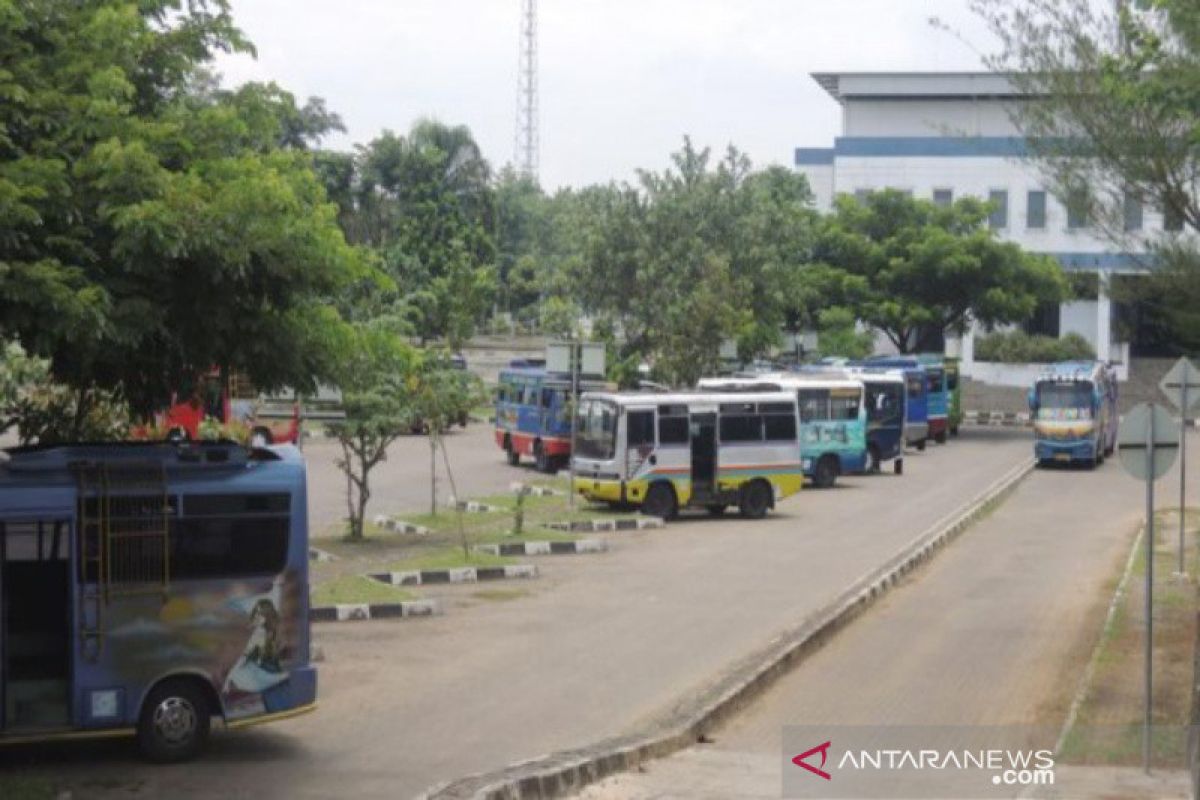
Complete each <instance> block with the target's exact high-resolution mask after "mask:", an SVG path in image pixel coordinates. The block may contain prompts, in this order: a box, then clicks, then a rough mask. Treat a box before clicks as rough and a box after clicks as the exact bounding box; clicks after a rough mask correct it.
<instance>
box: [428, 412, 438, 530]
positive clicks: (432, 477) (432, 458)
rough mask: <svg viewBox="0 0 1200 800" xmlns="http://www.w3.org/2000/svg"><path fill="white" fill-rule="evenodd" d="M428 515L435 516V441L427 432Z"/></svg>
mask: <svg viewBox="0 0 1200 800" xmlns="http://www.w3.org/2000/svg"><path fill="white" fill-rule="evenodd" d="M429 515H430V516H432V517H436V516H437V441H435V440H434V438H433V434H432V432H431V433H430V434H429Z"/></svg>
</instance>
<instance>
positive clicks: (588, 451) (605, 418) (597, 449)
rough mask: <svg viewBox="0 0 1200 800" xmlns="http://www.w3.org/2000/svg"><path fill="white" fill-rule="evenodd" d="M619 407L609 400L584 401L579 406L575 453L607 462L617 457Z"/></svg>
mask: <svg viewBox="0 0 1200 800" xmlns="http://www.w3.org/2000/svg"><path fill="white" fill-rule="evenodd" d="M616 447H617V407H616V405H614V404H613V403H611V402H609V401H607V400H584V401H583V402H582V403H580V405H579V416H578V420H577V430H576V435H575V453H576V454H577V455H579V456H580V457H582V458H594V459H597V460H600V461H607V460H608V459H611V458H612V457H613V456H614V455H616Z"/></svg>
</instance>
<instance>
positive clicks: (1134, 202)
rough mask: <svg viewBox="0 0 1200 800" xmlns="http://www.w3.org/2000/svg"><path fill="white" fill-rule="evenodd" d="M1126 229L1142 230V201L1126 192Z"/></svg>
mask: <svg viewBox="0 0 1200 800" xmlns="http://www.w3.org/2000/svg"><path fill="white" fill-rule="evenodd" d="M1124 214H1125V230H1127V231H1140V230H1141V229H1142V201H1141V200H1138V199H1137V198H1136V197H1134V196H1133V195H1131V194H1129V193H1128V192H1126V194H1125V202H1124Z"/></svg>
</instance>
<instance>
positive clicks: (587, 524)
mask: <svg viewBox="0 0 1200 800" xmlns="http://www.w3.org/2000/svg"><path fill="white" fill-rule="evenodd" d="M542 527H544V528H549V529H551V530H555V531H567V532H569V533H581V532H582V533H600V532H601V531H644V530H646V529H647V528H663V527H666V523H664V522H663V521H662V520H661V519H659V518H658V517H638V518H636V519H586V520H576V521H574V522H546V523H543V524H542Z"/></svg>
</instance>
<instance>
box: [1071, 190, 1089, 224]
mask: <svg viewBox="0 0 1200 800" xmlns="http://www.w3.org/2000/svg"><path fill="white" fill-rule="evenodd" d="M1091 215H1092V196H1091V195H1090V194H1089V193H1088V190H1087V189H1086V188H1083V187H1079V188H1076V189H1072V190H1071V191H1070V192H1068V193H1067V229H1068V230H1077V229H1079V228H1086V227H1087V226H1088V220H1089V218H1090V217H1091Z"/></svg>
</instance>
